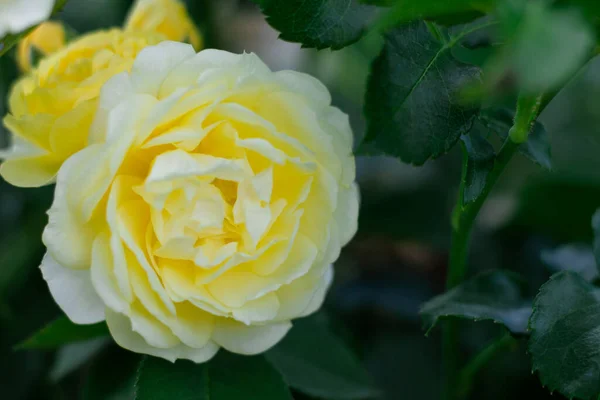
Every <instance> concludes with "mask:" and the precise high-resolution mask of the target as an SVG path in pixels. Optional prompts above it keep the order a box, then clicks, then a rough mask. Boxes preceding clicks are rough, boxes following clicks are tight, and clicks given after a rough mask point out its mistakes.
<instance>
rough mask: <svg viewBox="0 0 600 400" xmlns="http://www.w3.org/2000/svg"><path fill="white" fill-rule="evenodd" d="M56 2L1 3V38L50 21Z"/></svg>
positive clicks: (8, 0)
mask: <svg viewBox="0 0 600 400" xmlns="http://www.w3.org/2000/svg"><path fill="white" fill-rule="evenodd" d="M53 7H54V0H2V1H0V38H1V37H3V36H4V35H7V34H9V33H20V32H22V31H24V30H25V29H27V28H29V27H32V26H34V25H35V24H39V23H40V22H42V21H44V20H46V19H48V18H49V17H50V14H51V13H52V8H53Z"/></svg>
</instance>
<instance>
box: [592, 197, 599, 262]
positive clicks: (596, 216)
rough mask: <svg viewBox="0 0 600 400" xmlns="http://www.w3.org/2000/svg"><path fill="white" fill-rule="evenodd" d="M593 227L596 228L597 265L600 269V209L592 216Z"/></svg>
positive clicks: (595, 249) (595, 248)
mask: <svg viewBox="0 0 600 400" xmlns="http://www.w3.org/2000/svg"><path fill="white" fill-rule="evenodd" d="M592 229H593V230H594V255H595V256H596V266H597V267H598V269H600V209H598V210H596V212H595V213H594V216H593V217H592Z"/></svg>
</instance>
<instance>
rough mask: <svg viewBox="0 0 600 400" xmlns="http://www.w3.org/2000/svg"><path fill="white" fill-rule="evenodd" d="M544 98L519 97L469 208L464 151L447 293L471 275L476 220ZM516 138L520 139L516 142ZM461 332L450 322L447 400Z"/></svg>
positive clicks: (445, 335) (451, 392) (455, 372)
mask: <svg viewBox="0 0 600 400" xmlns="http://www.w3.org/2000/svg"><path fill="white" fill-rule="evenodd" d="M541 104H542V96H541V95H540V96H536V97H531V96H519V100H518V101H517V111H516V114H515V122H514V125H513V127H512V128H511V134H510V135H509V136H508V138H507V139H506V141H505V142H504V144H503V146H502V148H501V149H500V151H499V152H498V155H497V156H496V159H495V161H494V166H493V168H492V170H491V171H490V173H489V175H488V177H487V180H486V183H485V186H484V188H483V191H482V193H481V195H480V196H479V197H477V198H476V199H475V200H474V201H472V202H470V203H467V204H465V203H464V199H463V192H464V188H465V186H464V185H465V179H464V178H465V174H466V165H467V163H466V160H467V154H466V151H463V157H464V162H463V176H462V179H461V184H460V188H459V195H458V204H457V205H456V208H455V210H454V214H453V216H452V243H451V249H450V260H449V265H448V277H447V279H446V290H450V289H452V288H453V287H455V286H457V285H459V284H460V283H462V282H463V280H464V278H465V275H466V272H467V257H468V251H469V241H470V238H471V231H472V229H473V225H474V223H475V219H476V218H477V215H478V214H479V211H480V210H481V207H482V206H483V204H484V203H485V200H486V199H487V197H488V195H489V194H490V192H491V191H492V188H493V187H494V185H495V184H496V182H497V181H498V179H499V178H500V176H501V175H502V172H504V169H505V168H506V165H507V164H508V162H509V161H510V160H511V159H512V157H513V155H514V154H515V153H516V151H517V150H518V148H519V145H520V143H522V140H523V138H525V140H526V138H527V135H528V134H529V131H530V130H531V126H532V124H533V122H535V119H536V118H537V116H538V115H539V113H540V111H541ZM513 138H519V141H518V142H515V141H514V139H513ZM458 339H459V332H458V325H457V322H456V321H452V320H450V321H448V322H447V323H446V325H445V327H444V329H443V338H442V350H443V354H444V369H445V387H444V398H445V399H447V400H454V399H455V398H456V393H457V388H456V385H457V382H458V368H459V367H458V366H459V364H460V360H459V358H460V353H459V345H458V341H459V340H458Z"/></svg>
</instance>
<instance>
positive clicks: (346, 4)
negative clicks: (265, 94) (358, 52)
mask: <svg viewBox="0 0 600 400" xmlns="http://www.w3.org/2000/svg"><path fill="white" fill-rule="evenodd" d="M257 3H258V4H259V6H260V8H261V9H262V11H263V13H264V14H265V16H266V17H267V22H268V23H269V24H270V25H271V26H272V27H273V28H275V29H277V30H278V31H279V32H281V34H280V35H279V38H280V39H282V40H286V41H289V42H296V43H301V44H302V47H312V48H317V49H324V48H327V47H330V48H332V49H334V50H337V49H341V48H342V47H345V46H348V45H350V44H352V43H354V42H356V41H358V40H359V39H360V37H361V36H362V34H363V33H364V31H365V27H366V23H367V20H368V19H369V15H370V13H371V7H370V6H366V5H362V4H359V3H358V2H357V0H259V1H257Z"/></svg>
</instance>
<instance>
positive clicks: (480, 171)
mask: <svg viewBox="0 0 600 400" xmlns="http://www.w3.org/2000/svg"><path fill="white" fill-rule="evenodd" d="M461 140H462V143H463V148H464V151H465V154H466V169H465V174H464V180H465V183H464V192H463V204H468V203H470V202H473V201H475V200H476V199H477V198H478V197H479V196H480V195H481V193H483V189H484V188H485V184H486V182H487V177H488V174H489V173H490V172H491V171H492V169H493V168H494V159H495V157H496V153H495V152H494V147H492V145H491V144H490V143H489V142H488V141H487V140H486V139H484V138H483V137H482V136H481V135H480V134H479V132H477V131H472V132H471V133H470V134H468V135H463V136H462V137H461Z"/></svg>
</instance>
